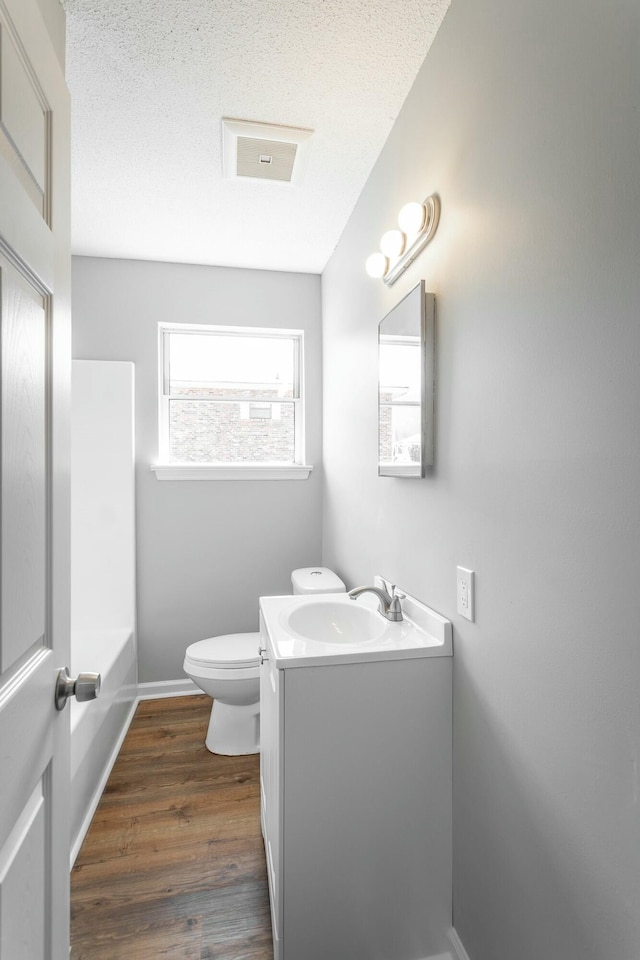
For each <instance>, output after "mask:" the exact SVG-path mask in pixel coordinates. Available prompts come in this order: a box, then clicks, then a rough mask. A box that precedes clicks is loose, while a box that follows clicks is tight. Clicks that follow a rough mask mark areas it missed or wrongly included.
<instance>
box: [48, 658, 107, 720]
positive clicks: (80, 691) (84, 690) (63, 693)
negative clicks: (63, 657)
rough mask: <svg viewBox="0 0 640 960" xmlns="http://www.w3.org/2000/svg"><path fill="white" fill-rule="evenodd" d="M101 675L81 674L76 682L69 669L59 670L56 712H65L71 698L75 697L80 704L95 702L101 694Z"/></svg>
mask: <svg viewBox="0 0 640 960" xmlns="http://www.w3.org/2000/svg"><path fill="white" fill-rule="evenodd" d="M100 683H101V680H100V674H99V673H79V674H78V676H77V677H76V679H75V680H73V679H72V678H71V677H70V676H69V671H68V669H67V667H63V668H62V670H58V676H57V677H56V692H55V701H56V710H64V707H65V705H66V702H67V700H68V699H69V697H75V698H76V700H79V701H80V702H82V701H84V700H95V699H96V697H97V696H98V694H99V693H100Z"/></svg>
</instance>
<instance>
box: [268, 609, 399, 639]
mask: <svg viewBox="0 0 640 960" xmlns="http://www.w3.org/2000/svg"><path fill="white" fill-rule="evenodd" d="M283 619H284V621H285V625H286V626H287V627H288V629H289V630H291V631H292V632H293V633H296V634H298V636H300V637H304V638H305V639H306V640H319V641H321V642H322V643H338V644H345V643H349V644H351V643H371V641H372V640H378V639H379V638H380V637H381V636H382V635H383V633H384V632H385V630H386V628H387V621H386V620H384V619H383V617H381V616H380V615H379V614H378V613H376V612H375V611H374V610H370V609H369V608H368V607H365V606H361V605H358V604H357V603H356V602H355V601H353V602H349V603H344V602H342V603H336V602H332V601H326V600H324V601H310V602H307V603H305V604H304V605H303V606H299V607H295V608H294V609H293V610H289V611H287V613H285V614H284V618H283Z"/></svg>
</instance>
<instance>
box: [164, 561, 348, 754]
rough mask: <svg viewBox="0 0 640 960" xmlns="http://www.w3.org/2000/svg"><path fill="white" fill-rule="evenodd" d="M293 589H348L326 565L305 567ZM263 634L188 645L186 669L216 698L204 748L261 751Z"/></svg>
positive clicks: (294, 579) (236, 635)
mask: <svg viewBox="0 0 640 960" xmlns="http://www.w3.org/2000/svg"><path fill="white" fill-rule="evenodd" d="M291 585H292V588H293V593H294V594H296V595H298V594H305V593H315V594H318V593H344V592H345V590H346V587H345V585H344V583H343V582H342V580H341V579H340V578H339V577H338V576H336V574H335V573H333V571H332V570H329V569H328V568H327V567H303V568H300V569H298V570H294V571H293V573H292V574H291ZM259 640H260V634H259V633H228V634H225V635H224V636H220V637H208V638H207V639H206V640H198V641H196V643H192V644H191V645H190V646H188V647H187V649H186V652H185V657H184V665H183V670H184V672H185V673H186V675H187V676H188V677H190V679H191V680H193V682H194V683H195V684H196V685H197V686H198V687H200V689H201V690H202V691H203V692H204V693H207V694H208V695H209V696H210V697H213V707H212V708H211V718H210V720H209V729H208V730H207V736H206V739H205V746H206V747H207V750H210V751H211V753H220V754H223V755H224V756H231V757H235V756H243V755H245V754H249V753H259V751H260V657H259V654H258V649H259V646H260V644H259Z"/></svg>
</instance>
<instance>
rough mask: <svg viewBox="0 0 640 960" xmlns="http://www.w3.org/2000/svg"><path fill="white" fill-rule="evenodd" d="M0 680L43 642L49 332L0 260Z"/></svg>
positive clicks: (31, 295)
mask: <svg viewBox="0 0 640 960" xmlns="http://www.w3.org/2000/svg"><path fill="white" fill-rule="evenodd" d="M0 298H1V302H0V317H1V325H0V355H1V357H2V360H1V364H0V436H1V438H2V440H1V446H0V450H1V460H0V463H1V477H2V514H1V516H2V528H1V529H2V577H1V593H0V596H1V597H2V632H1V634H0V670H1V671H2V672H3V673H4V672H5V671H6V670H8V669H9V668H10V667H11V666H12V665H13V664H15V663H16V661H17V660H18V659H19V658H20V657H22V656H23V655H24V654H25V653H26V652H27V650H29V649H30V648H31V647H32V646H33V645H34V644H42V643H43V642H44V639H45V603H46V593H47V586H46V576H45V574H46V549H47V536H46V517H45V510H46V505H47V503H46V501H47V476H46V465H47V436H46V426H47V409H46V383H45V372H46V366H47V364H48V357H47V325H46V316H45V310H44V301H43V298H42V296H40V295H39V294H38V293H37V292H36V291H35V290H34V289H33V288H32V287H31V288H30V287H29V286H28V285H27V283H26V282H25V281H24V280H22V279H21V278H20V277H19V276H18V274H17V272H16V270H14V269H13V268H12V267H11V266H10V265H9V264H8V263H7V262H6V261H3V258H2V257H0Z"/></svg>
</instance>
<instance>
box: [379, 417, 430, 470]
mask: <svg viewBox="0 0 640 960" xmlns="http://www.w3.org/2000/svg"><path fill="white" fill-rule="evenodd" d="M420 421H421V411H420V406H419V405H417V404H416V406H407V407H404V406H401V407H394V406H390V405H388V404H381V405H380V438H379V451H378V453H379V457H380V463H420V444H421V422H420Z"/></svg>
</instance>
